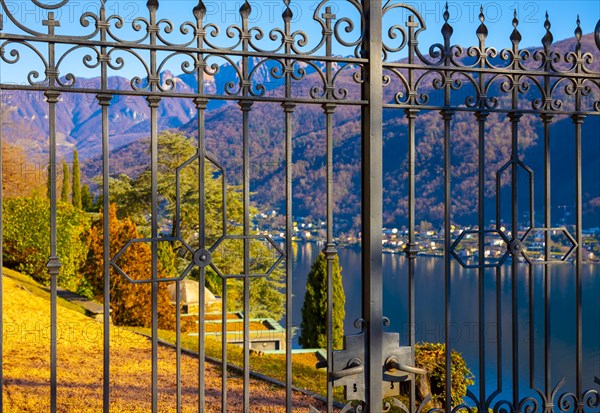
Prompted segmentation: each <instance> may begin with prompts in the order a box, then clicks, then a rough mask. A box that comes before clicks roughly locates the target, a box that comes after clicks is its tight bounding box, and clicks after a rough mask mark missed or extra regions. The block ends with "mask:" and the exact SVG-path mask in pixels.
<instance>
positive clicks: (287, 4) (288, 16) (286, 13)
mask: <svg viewBox="0 0 600 413" xmlns="http://www.w3.org/2000/svg"><path fill="white" fill-rule="evenodd" d="M283 3H284V4H285V10H284V11H283V14H282V15H281V16H282V17H283V20H284V21H285V22H286V23H287V22H290V21H291V20H292V18H293V17H294V13H293V12H292V9H291V8H290V0H283Z"/></svg>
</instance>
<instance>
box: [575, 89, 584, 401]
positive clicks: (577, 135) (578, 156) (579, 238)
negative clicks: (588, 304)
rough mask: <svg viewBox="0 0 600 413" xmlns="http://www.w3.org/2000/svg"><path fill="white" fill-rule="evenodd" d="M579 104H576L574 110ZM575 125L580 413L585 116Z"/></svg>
mask: <svg viewBox="0 0 600 413" xmlns="http://www.w3.org/2000/svg"><path fill="white" fill-rule="evenodd" d="M576 93H577V95H578V96H577V102H579V99H580V93H581V92H580V90H579V89H578V90H577V92H576ZM579 105H580V103H577V105H576V106H577V107H576V110H577V109H578V106H579ZM572 119H573V123H574V124H575V198H576V200H575V202H576V204H575V228H576V232H575V240H576V242H577V250H576V256H575V283H576V287H575V288H576V289H575V291H576V293H575V305H576V309H575V323H576V324H575V326H576V332H575V359H576V365H575V394H576V396H577V411H578V412H582V411H583V409H584V401H583V377H582V373H583V321H582V317H583V311H582V295H583V289H582V288H583V287H582V280H581V265H582V264H583V232H582V231H583V214H582V202H583V199H582V198H583V188H582V168H581V129H582V126H583V122H584V120H585V115H580V114H574V115H573V116H572Z"/></svg>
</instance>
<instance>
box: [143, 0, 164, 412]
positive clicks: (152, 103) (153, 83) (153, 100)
mask: <svg viewBox="0 0 600 413" xmlns="http://www.w3.org/2000/svg"><path fill="white" fill-rule="evenodd" d="M147 6H148V11H149V13H150V26H149V27H150V28H155V27H156V12H157V10H158V1H157V0H154V1H153V0H149V1H148V4H147ZM149 31H150V44H151V45H155V44H156V31H154V30H149ZM156 68H157V65H156V50H154V49H150V72H151V76H150V77H149V79H148V81H149V83H150V88H151V90H152V91H156V90H157V87H158V85H157V83H158V82H159V77H158V73H156ZM146 100H147V102H148V106H149V108H150V158H151V161H150V164H151V167H150V169H151V172H150V173H151V177H150V180H151V193H152V200H151V203H152V204H151V221H150V226H151V238H152V240H153V242H152V245H151V249H152V267H151V268H152V412H153V413H158V242H157V241H158V212H159V209H158V107H159V105H160V100H161V99H160V97H157V96H148V97H147V98H146Z"/></svg>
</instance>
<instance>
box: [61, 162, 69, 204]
mask: <svg viewBox="0 0 600 413" xmlns="http://www.w3.org/2000/svg"><path fill="white" fill-rule="evenodd" d="M62 168H63V182H62V191H61V192H60V200H61V201H63V202H69V183H70V180H71V177H70V175H71V174H70V173H69V165H68V164H67V161H65V160H64V159H63V161H62Z"/></svg>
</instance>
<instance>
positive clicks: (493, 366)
mask: <svg viewBox="0 0 600 413" xmlns="http://www.w3.org/2000/svg"><path fill="white" fill-rule="evenodd" d="M321 249H322V246H320V245H317V244H298V248H297V251H296V256H295V259H294V266H293V294H294V302H293V311H294V313H293V320H294V324H295V325H297V326H299V325H300V322H301V321H302V314H301V309H302V301H303V299H304V291H305V285H306V276H307V275H308V272H309V271H310V267H311V265H312V263H313V262H314V260H315V258H316V255H317V254H318V253H319V252H320V250H321ZM339 256H340V263H341V265H342V275H343V283H344V290H345V293H346V320H345V333H346V334H353V333H356V332H357V330H356V329H355V327H354V326H353V323H354V320H356V319H357V318H360V316H361V308H360V307H361V292H362V289H361V264H360V260H361V254H360V249H357V248H344V249H340V251H339ZM443 264H444V261H443V259H441V258H436V257H425V256H422V257H419V258H418V259H417V262H416V268H415V334H416V339H417V342H421V341H429V342H443V341H444V340H445V336H444V326H445V322H444V318H445V310H446V300H445V294H444V265H443ZM519 267H520V268H519V273H518V275H517V276H518V281H517V295H518V303H517V307H516V311H517V319H518V332H517V334H518V343H519V352H518V353H519V354H518V364H517V365H518V366H519V369H520V375H519V377H520V382H519V384H518V386H519V389H520V391H521V397H524V396H525V395H528V394H530V393H531V386H530V371H532V370H533V371H534V375H533V377H532V378H533V381H534V384H535V386H538V387H539V388H541V389H542V390H543V385H544V354H545V351H546V349H547V350H548V351H549V354H550V356H551V360H552V365H551V377H552V383H553V385H555V384H557V383H558V382H559V381H560V380H561V379H562V378H563V377H564V378H565V379H566V384H565V387H563V390H562V391H560V392H559V393H563V392H564V391H572V390H574V381H575V365H576V341H575V340H576V327H575V326H576V317H575V311H576V300H575V294H576V283H575V267H574V265H573V264H556V265H553V266H552V267H551V284H552V292H551V295H550V303H551V312H550V319H551V342H550V343H549V346H548V347H546V346H545V343H544V289H543V287H544V286H543V267H542V266H535V267H534V272H533V277H532V278H531V277H530V276H529V270H528V267H527V266H526V265H520V266H519ZM407 272H408V266H407V260H406V258H405V257H404V256H403V255H395V254H385V255H384V257H383V280H384V289H383V295H384V301H383V308H384V315H385V316H386V317H388V318H389V319H390V320H391V326H390V327H389V328H387V330H388V331H395V332H400V336H401V341H402V343H403V344H406V343H407V341H408V337H407V332H408V319H407V314H408V295H407V288H408V282H407V279H408V278H407ZM530 278H531V279H530ZM511 280H512V277H511V274H510V264H506V265H505V266H504V268H503V270H502V274H501V279H500V294H499V297H500V312H499V313H500V315H501V316H500V327H498V323H497V322H496V320H497V301H498V300H497V294H496V293H497V288H496V271H495V270H493V269H492V270H486V272H485V274H484V277H483V280H482V281H483V283H484V291H485V293H484V301H485V320H484V326H485V328H484V331H485V340H484V342H485V348H486V350H485V354H486V362H485V377H486V380H485V385H486V394H488V395H489V394H490V393H492V392H493V391H494V390H496V388H497V387H498V383H499V379H500V383H501V386H502V390H503V394H502V395H501V396H500V397H505V398H510V397H511V389H512V387H513V383H512V368H513V367H512V366H513V357H512V317H513V310H512V309H513V305H512V282H511ZM530 282H531V283H532V284H531V287H532V289H531V292H532V295H533V307H532V309H533V316H531V312H530V306H529V302H530V300H529V294H530ZM478 283H479V273H478V271H477V270H473V269H469V270H466V269H463V268H462V267H460V265H458V264H457V263H455V262H454V263H453V264H452V279H451V300H450V304H449V309H450V314H451V320H450V325H451V329H450V337H451V340H452V347H453V349H455V350H457V351H459V352H461V353H462V354H463V356H464V358H465V359H466V361H467V364H468V366H469V368H470V369H471V371H472V372H473V373H474V375H475V376H476V384H475V385H474V386H472V387H471V391H473V392H474V393H475V394H479V393H478V392H479V388H478V386H479V382H480V380H479V377H480V374H479V371H480V366H479V352H478V349H479V317H478V311H479V310H478V309H479V304H478V291H479V284H478ZM582 310H583V337H582V340H583V366H584V367H583V370H584V372H583V376H584V386H585V388H586V389H587V388H596V389H598V387H599V386H598V385H597V384H594V377H600V266H599V265H591V264H589V265H588V264H586V265H584V266H583V268H582ZM531 326H532V328H530V327H531ZM530 332H531V333H532V335H531V336H530ZM499 337H500V339H499ZM499 342H500V343H501V346H500V347H501V348H500V352H498V343H499ZM294 347H295V348H298V347H299V346H298V343H297V339H296V338H295V339H294ZM531 349H533V353H534V358H533V361H530V357H529V354H530V350H531ZM499 359H500V360H501V361H500V362H498V360H499ZM498 364H501V366H502V368H501V369H500V370H501V372H502V374H501V377H499V375H498V370H499V369H498V368H497V366H498ZM532 366H533V369H532V368H531V367H532Z"/></svg>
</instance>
